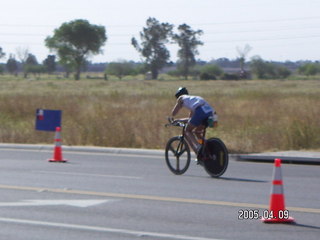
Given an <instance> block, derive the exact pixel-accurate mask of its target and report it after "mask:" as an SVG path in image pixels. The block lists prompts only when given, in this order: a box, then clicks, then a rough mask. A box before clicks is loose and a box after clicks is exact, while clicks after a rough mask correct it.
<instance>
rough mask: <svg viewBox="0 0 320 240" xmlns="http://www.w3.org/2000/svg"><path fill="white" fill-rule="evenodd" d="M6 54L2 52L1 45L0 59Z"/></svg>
mask: <svg viewBox="0 0 320 240" xmlns="http://www.w3.org/2000/svg"><path fill="white" fill-rule="evenodd" d="M5 55H6V54H5V53H4V52H3V50H2V47H0V59H1V58H3V57H4V56H5Z"/></svg>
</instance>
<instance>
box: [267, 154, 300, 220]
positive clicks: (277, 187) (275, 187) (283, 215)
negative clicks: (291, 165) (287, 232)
mask: <svg viewBox="0 0 320 240" xmlns="http://www.w3.org/2000/svg"><path fill="white" fill-rule="evenodd" d="M274 166H275V167H274V171H273V182H272V192H271V196H270V209H269V212H268V213H269V217H268V218H262V221H263V222H265V223H293V222H294V219H293V218H292V217H290V216H289V211H288V210H286V209H285V204H284V194H283V183H282V174H281V159H278V158H277V159H275V161H274Z"/></svg>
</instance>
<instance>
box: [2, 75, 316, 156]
mask: <svg viewBox="0 0 320 240" xmlns="http://www.w3.org/2000/svg"><path fill="white" fill-rule="evenodd" d="M179 86H186V87H187V88H188V89H189V91H190V92H191V94H195V95H201V96H203V97H204V98H206V99H207V100H208V101H209V102H210V103H211V104H212V105H213V106H214V107H215V108H216V110H217V112H218V114H219V127H218V128H217V129H210V130H209V131H208V136H217V137H220V138H221V139H222V140H224V141H225V143H226V145H227V147H228V148H229V149H230V150H231V151H232V152H261V151H270V150H299V149H310V150H311V149H320V121H319V116H320V97H319V96H320V81H319V80H308V81H300V80H290V81H289V80H288V81H280V80H272V81H271V80H268V81H252V80H251V81H170V80H159V81H144V80H124V81H115V80H110V81H104V80H94V79H90V80H89V79H88V80H87V79H82V80H80V81H74V80H63V79H61V80H53V79H50V77H47V78H46V79H45V80H31V81H30V80H25V79H12V78H10V77H8V76H0V109H1V114H0V124H1V128H0V141H1V142H6V143H8V142H10V143H49V144H51V143H52V144H53V137H54V134H53V133H50V132H49V133H48V132H41V131H35V130H34V125H35V111H36V109H37V108H45V109H60V110H62V111H63V117H62V118H63V119H62V122H63V123H62V127H63V131H62V140H63V144H64V145H91V146H92V145H94V146H112V147H135V148H157V149H163V148H164V146H165V143H166V141H167V140H168V138H169V137H171V136H173V135H177V134H179V133H180V131H179V129H176V128H165V127H164V124H165V123H166V117H167V116H168V115H169V114H170V112H171V108H172V107H173V105H174V103H175V98H174V93H175V91H176V89H177V88H178V87H179ZM184 115H187V112H185V111H184V112H183V113H182V114H181V115H180V116H184Z"/></svg>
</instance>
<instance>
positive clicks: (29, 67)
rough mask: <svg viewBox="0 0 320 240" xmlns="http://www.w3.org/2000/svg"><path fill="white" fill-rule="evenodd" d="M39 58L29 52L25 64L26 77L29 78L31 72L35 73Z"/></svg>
mask: <svg viewBox="0 0 320 240" xmlns="http://www.w3.org/2000/svg"><path fill="white" fill-rule="evenodd" d="M37 66H38V60H37V58H36V56H35V55H33V54H31V53H29V54H28V57H27V58H26V60H25V63H24V65H23V71H24V77H25V78H27V77H28V74H29V73H34V71H35V69H37Z"/></svg>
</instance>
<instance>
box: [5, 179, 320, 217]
mask: <svg viewBox="0 0 320 240" xmlns="http://www.w3.org/2000/svg"><path fill="white" fill-rule="evenodd" d="M0 189H10V190H20V191H36V192H41V191H47V192H53V193H65V194H79V195H88V196H100V197H114V198H127V199H140V200H151V201H163V202H176V203H190V204H203V205H217V206H229V207H241V208H248V209H256V208H260V209H268V208H269V206H268V205H263V204H255V203H239V202H227V201H214V200H202V199H192V198H175V197H162V196H152V195H140V194H126V193H111V192H94V191H84V190H72V189H58V188H40V187H30V186H11V185H0ZM287 210H289V211H295V212H304V213H319V214H320V209H318V208H302V207H287Z"/></svg>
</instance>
